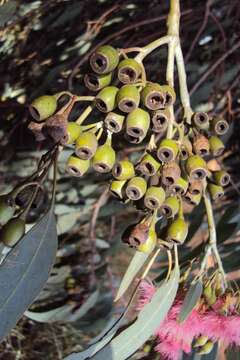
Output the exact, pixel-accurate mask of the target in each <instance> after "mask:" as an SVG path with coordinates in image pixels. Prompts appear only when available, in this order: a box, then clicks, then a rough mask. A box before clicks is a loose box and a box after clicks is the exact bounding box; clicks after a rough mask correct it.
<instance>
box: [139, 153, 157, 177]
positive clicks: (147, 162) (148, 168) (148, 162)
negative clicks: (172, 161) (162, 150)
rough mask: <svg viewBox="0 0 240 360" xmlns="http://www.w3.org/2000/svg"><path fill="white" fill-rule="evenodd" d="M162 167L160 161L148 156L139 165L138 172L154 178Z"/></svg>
mask: <svg viewBox="0 0 240 360" xmlns="http://www.w3.org/2000/svg"><path fill="white" fill-rule="evenodd" d="M160 167H161V164H160V162H159V161H158V160H156V159H155V158H154V157H153V156H152V155H151V154H146V155H144V157H143V158H142V160H141V162H140V163H139V164H138V166H137V170H139V171H140V172H141V173H142V174H143V175H147V176H153V175H155V174H156V173H157V171H158V170H159V169H160Z"/></svg>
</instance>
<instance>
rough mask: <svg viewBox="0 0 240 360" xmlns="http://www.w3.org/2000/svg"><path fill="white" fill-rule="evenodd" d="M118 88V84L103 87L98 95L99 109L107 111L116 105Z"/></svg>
mask: <svg viewBox="0 0 240 360" xmlns="http://www.w3.org/2000/svg"><path fill="white" fill-rule="evenodd" d="M117 92H118V88H117V87H116V86H107V87H105V88H103V89H102V90H101V91H100V92H99V93H98V94H97V96H96V107H97V108H98V110H99V111H101V112H104V113H107V112H110V111H112V110H113V109H114V108H115V107H116V96H117Z"/></svg>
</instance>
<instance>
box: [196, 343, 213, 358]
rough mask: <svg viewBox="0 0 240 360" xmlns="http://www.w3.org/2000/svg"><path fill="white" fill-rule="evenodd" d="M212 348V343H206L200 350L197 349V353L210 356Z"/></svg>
mask: <svg viewBox="0 0 240 360" xmlns="http://www.w3.org/2000/svg"><path fill="white" fill-rule="evenodd" d="M213 346H214V343H213V342H212V341H208V342H207V343H206V344H205V345H203V346H202V347H201V349H199V351H198V352H197V354H198V355H207V354H210V352H211V351H212V349H213Z"/></svg>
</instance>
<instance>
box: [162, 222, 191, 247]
mask: <svg viewBox="0 0 240 360" xmlns="http://www.w3.org/2000/svg"><path fill="white" fill-rule="evenodd" d="M187 234H188V225H187V223H186V222H185V220H184V219H182V218H180V217H179V218H177V219H176V220H174V221H173V222H172V223H171V224H170V225H169V227H168V228H167V241H169V242H174V243H176V244H183V243H184V241H185V240H186V237H187Z"/></svg>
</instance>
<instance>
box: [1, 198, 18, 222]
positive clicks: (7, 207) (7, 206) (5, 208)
mask: <svg viewBox="0 0 240 360" xmlns="http://www.w3.org/2000/svg"><path fill="white" fill-rule="evenodd" d="M15 207H16V206H15V202H14V199H12V198H11V197H9V196H8V195H1V196H0V227H1V226H3V225H5V224H6V223H7V222H8V221H9V220H10V219H11V218H12V217H13V215H14V212H15Z"/></svg>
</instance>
